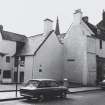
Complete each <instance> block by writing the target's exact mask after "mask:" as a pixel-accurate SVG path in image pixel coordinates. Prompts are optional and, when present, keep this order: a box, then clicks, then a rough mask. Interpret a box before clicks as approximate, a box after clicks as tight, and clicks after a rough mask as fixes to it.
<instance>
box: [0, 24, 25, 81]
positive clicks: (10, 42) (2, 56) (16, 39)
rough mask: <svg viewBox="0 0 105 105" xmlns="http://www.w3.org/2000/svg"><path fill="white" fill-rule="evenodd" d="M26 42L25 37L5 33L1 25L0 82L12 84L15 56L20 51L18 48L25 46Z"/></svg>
mask: <svg viewBox="0 0 105 105" xmlns="http://www.w3.org/2000/svg"><path fill="white" fill-rule="evenodd" d="M25 40H26V37H25V36H24V35H19V34H16V33H12V32H8V31H4V30H3V26H2V25H0V82H12V79H13V76H12V74H13V72H14V70H13V67H14V57H13V56H14V54H15V53H16V52H17V51H19V48H17V46H19V45H24V42H25ZM17 49H18V50H17Z"/></svg>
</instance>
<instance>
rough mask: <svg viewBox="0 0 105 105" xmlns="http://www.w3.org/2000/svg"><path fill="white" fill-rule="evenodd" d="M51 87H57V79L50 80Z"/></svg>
mask: <svg viewBox="0 0 105 105" xmlns="http://www.w3.org/2000/svg"><path fill="white" fill-rule="evenodd" d="M49 85H50V87H57V86H58V84H57V83H56V82H55V81H52V82H50V84H49Z"/></svg>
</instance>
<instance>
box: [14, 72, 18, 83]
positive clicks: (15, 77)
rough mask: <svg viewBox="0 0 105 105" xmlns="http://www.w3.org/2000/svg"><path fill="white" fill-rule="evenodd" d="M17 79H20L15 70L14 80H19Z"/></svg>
mask: <svg viewBox="0 0 105 105" xmlns="http://www.w3.org/2000/svg"><path fill="white" fill-rule="evenodd" d="M17 79H18V78H17V72H16V71H15V72H14V82H17Z"/></svg>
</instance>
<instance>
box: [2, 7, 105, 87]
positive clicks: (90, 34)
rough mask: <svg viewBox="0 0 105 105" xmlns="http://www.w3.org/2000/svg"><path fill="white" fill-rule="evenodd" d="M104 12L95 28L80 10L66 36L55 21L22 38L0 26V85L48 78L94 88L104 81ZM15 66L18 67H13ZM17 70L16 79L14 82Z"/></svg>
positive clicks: (46, 22)
mask: <svg viewBox="0 0 105 105" xmlns="http://www.w3.org/2000/svg"><path fill="white" fill-rule="evenodd" d="M104 29H105V12H104V11H103V18H102V21H101V22H99V23H98V24H97V25H96V26H94V25H92V24H91V23H90V22H89V19H88V17H87V16H85V17H84V16H83V13H82V11H81V10H80V9H78V10H76V11H75V12H74V13H73V22H72V24H71V25H70V27H69V29H68V30H67V32H66V33H60V29H59V20H58V17H57V22H56V28H55V30H53V21H52V20H51V19H45V20H44V31H43V33H41V34H37V35H34V36H30V37H26V36H25V35H20V34H16V33H12V32H8V31H4V30H3V27H2V26H0V82H3V83H7V82H9V83H14V82H17V81H18V82H19V83H22V82H26V81H27V80H29V79H34V78H48V79H49V78H50V79H56V80H58V81H63V79H64V78H67V79H68V80H69V81H70V82H75V83H80V84H83V85H96V84H98V83H99V82H100V81H101V80H102V79H103V78H104V77H105V30H104ZM17 62H18V63H17ZM17 69H18V78H17Z"/></svg>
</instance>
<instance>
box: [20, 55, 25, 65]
mask: <svg viewBox="0 0 105 105" xmlns="http://www.w3.org/2000/svg"><path fill="white" fill-rule="evenodd" d="M24 63H25V56H21V57H20V66H24Z"/></svg>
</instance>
